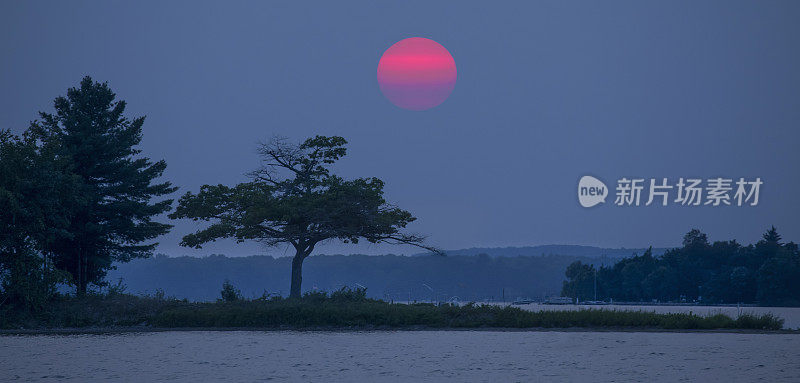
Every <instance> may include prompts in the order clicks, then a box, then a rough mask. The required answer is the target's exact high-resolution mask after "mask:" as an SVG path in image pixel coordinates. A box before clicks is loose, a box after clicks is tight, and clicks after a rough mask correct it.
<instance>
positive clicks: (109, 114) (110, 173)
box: [31, 76, 177, 294]
mask: <svg viewBox="0 0 800 383" xmlns="http://www.w3.org/2000/svg"><path fill="white" fill-rule="evenodd" d="M125 106H126V104H125V101H121V100H120V101H117V100H116V95H115V94H114V92H112V91H111V89H110V88H109V87H108V84H107V83H98V82H95V81H93V80H92V79H91V78H90V77H88V76H87V77H84V78H83V80H82V81H81V83H80V87H79V88H70V89H69V90H68V91H67V96H66V97H58V98H56V99H55V102H54V107H55V113H53V114H50V113H45V112H40V113H39V115H40V120H38V121H35V122H34V123H33V124H32V126H31V132H32V133H33V134H34V135H35V136H36V137H37V138H38V139H39V140H41V142H43V143H44V144H46V145H51V146H52V147H55V148H57V149H56V152H57V158H58V161H59V164H60V166H61V167H62V170H63V171H64V172H65V173H67V174H72V175H75V176H77V177H79V178H80V179H81V180H82V183H83V187H82V190H84V193H85V195H84V196H83V197H84V198H81V201H82V203H81V204H80V206H79V207H78V209H77V211H75V212H74V213H73V214H72V219H71V222H70V223H69V226H68V228H67V231H68V232H69V235H68V236H64V237H63V238H61V239H60V240H58V241H56V242H55V243H53V244H52V245H51V246H52V247H51V249H50V250H51V251H52V253H53V260H54V262H55V265H56V267H58V268H59V269H62V270H66V271H68V272H69V273H70V274H72V277H73V279H74V283H75V285H76V287H77V291H78V294H84V293H86V288H87V286H88V285H89V284H90V283H93V284H102V281H103V278H104V277H105V275H106V272H107V270H108V269H110V268H111V267H112V262H114V261H117V262H128V261H130V260H131V259H133V258H144V257H148V256H150V255H151V254H152V251H153V249H154V248H155V246H156V245H157V243H145V242H149V241H150V240H152V239H154V238H156V237H158V236H160V235H162V234H165V233H167V232H168V231H169V230H170V228H171V227H172V225H169V224H165V223H160V222H156V221H153V218H154V217H155V216H157V215H159V214H162V213H165V212H167V211H169V210H170V208H171V204H172V200H171V199H164V200H161V201H157V202H151V201H152V199H153V198H154V197H159V196H164V195H167V194H170V193H172V192H174V191H175V190H176V189H177V188H175V187H172V185H171V184H170V183H169V182H163V183H154V180H155V179H157V178H158V177H160V176H161V175H162V174H163V172H164V169H165V168H166V166H167V164H166V163H165V162H164V161H163V160H162V161H157V162H151V161H150V159H149V158H146V157H142V156H140V155H139V154H140V153H141V150H139V149H137V148H136V146H137V145H139V144H140V142H141V141H142V125H143V124H144V117H137V118H134V119H130V120H129V119H127V118H126V117H124V116H123V113H124V111H125Z"/></svg>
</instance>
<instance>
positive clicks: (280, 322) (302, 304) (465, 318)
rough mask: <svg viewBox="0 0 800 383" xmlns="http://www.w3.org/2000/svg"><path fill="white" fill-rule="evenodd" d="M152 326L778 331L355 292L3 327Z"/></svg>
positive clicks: (57, 317) (77, 303)
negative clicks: (407, 300) (393, 299)
mask: <svg viewBox="0 0 800 383" xmlns="http://www.w3.org/2000/svg"><path fill="white" fill-rule="evenodd" d="M115 326H149V327H165V328H193V327H196V328H214V327H219V328H223V327H224V328H248V327H250V328H288V329H294V328H297V329H300V328H310V327H323V328H324V327H331V328H333V327H336V328H342V327H354V328H358V327H369V328H375V327H380V328H403V327H429V328H571V327H577V328H622V329H703V330H712V329H745V330H780V329H781V328H782V326H783V319H780V318H777V317H775V316H773V315H771V314H765V315H761V316H755V315H749V314H745V315H742V316H740V317H738V318H736V319H734V318H731V317H728V316H726V315H723V314H717V315H711V316H699V315H695V314H656V313H652V312H639V311H608V310H594V309H592V310H575V311H542V312H530V311H525V310H522V309H519V308H516V307H499V306H489V305H471V304H470V305H465V306H453V305H443V306H434V305H432V304H412V305H406V304H391V303H388V302H384V301H379V300H373V299H366V298H364V296H363V293H359V292H357V291H340V292H335V293H333V294H331V295H330V296H328V295H326V294H325V293H315V294H307V295H306V296H305V297H303V298H302V299H286V298H280V297H277V298H270V299H258V300H247V301H244V300H238V301H234V302H216V303H193V302H187V301H179V300H174V299H164V298H163V297H139V296H132V295H123V294H117V295H112V296H99V295H96V296H88V297H85V298H80V299H78V298H74V297H73V298H61V299H58V300H56V301H54V302H52V304H50V305H48V308H47V309H45V310H43V311H40V312H35V313H33V312H21V311H15V310H11V309H9V308H7V307H6V308H0V328H4V329H19V328H28V329H30V328H71V327H115Z"/></svg>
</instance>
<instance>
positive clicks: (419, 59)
mask: <svg viewBox="0 0 800 383" xmlns="http://www.w3.org/2000/svg"><path fill="white" fill-rule="evenodd" d="M378 84H379V85H380V87H381V92H383V95H384V96H386V98H387V99H389V101H391V102H392V104H395V105H397V106H399V107H401V108H403V109H408V110H426V109H430V108H433V107H434V106H437V105H439V104H441V103H442V102H444V100H446V99H447V97H448V96H450V93H451V92H452V91H453V88H454V87H455V86H456V62H455V60H453V56H451V55H450V52H448V51H447V49H445V47H443V46H442V45H441V44H439V43H437V42H436V41H433V40H431V39H425V38H422V37H411V38H408V39H404V40H400V41H398V42H396V43H395V44H394V45H392V46H391V47H389V49H387V50H386V52H383V56H381V61H380V62H379V63H378Z"/></svg>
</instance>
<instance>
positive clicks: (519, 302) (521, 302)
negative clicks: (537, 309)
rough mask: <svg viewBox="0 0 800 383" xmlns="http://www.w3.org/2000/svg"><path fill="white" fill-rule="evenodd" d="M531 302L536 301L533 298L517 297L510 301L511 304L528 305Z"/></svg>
mask: <svg viewBox="0 0 800 383" xmlns="http://www.w3.org/2000/svg"><path fill="white" fill-rule="evenodd" d="M531 303H536V301H534V300H533V299H517V300H515V301H514V302H511V304H512V305H517V306H518V305H529V304H531Z"/></svg>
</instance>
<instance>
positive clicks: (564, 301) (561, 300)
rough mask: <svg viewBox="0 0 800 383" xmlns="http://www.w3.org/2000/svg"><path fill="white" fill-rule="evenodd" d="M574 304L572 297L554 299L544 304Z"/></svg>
mask: <svg viewBox="0 0 800 383" xmlns="http://www.w3.org/2000/svg"><path fill="white" fill-rule="evenodd" d="M574 303H575V302H574V301H573V300H572V298H570V297H554V298H550V299H548V300H546V301H544V302H542V304H545V305H571V304H574Z"/></svg>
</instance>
